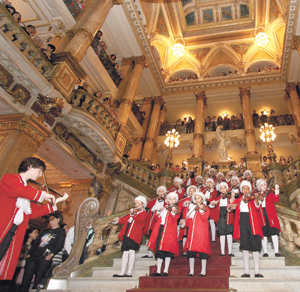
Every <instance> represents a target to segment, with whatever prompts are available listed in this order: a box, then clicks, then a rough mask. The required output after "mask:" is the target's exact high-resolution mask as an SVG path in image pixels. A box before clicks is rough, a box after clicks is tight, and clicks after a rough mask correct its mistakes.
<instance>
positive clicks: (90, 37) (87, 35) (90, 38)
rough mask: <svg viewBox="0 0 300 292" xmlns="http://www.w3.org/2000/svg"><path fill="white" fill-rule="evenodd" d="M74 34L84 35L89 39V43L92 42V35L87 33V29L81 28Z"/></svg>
mask: <svg viewBox="0 0 300 292" xmlns="http://www.w3.org/2000/svg"><path fill="white" fill-rule="evenodd" d="M76 34H82V35H84V36H85V37H87V38H89V41H90V42H92V41H93V39H94V37H93V34H92V33H91V32H89V31H88V30H87V29H85V28H82V27H81V28H79V29H78V30H77V31H76Z"/></svg>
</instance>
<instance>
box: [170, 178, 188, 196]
mask: <svg viewBox="0 0 300 292" xmlns="http://www.w3.org/2000/svg"><path fill="white" fill-rule="evenodd" d="M173 182H174V188H173V189H172V192H175V193H177V195H178V200H181V199H183V197H184V194H185V189H184V187H183V180H182V179H181V178H180V177H178V176H175V177H174V180H173Z"/></svg>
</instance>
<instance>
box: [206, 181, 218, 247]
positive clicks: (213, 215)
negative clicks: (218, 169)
mask: <svg viewBox="0 0 300 292" xmlns="http://www.w3.org/2000/svg"><path fill="white" fill-rule="evenodd" d="M217 194H218V193H217V190H216V189H215V188H214V180H213V179H212V178H208V179H207V180H206V191H205V200H206V201H207V202H211V201H213V200H216V199H217ZM217 218H218V210H217V209H216V208H212V209H210V218H209V225H210V231H211V241H212V242H215V241H216V223H215V222H216V220H217Z"/></svg>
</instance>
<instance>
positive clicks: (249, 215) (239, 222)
mask: <svg viewBox="0 0 300 292" xmlns="http://www.w3.org/2000/svg"><path fill="white" fill-rule="evenodd" d="M251 190H252V188H251V183H250V182H249V181H246V180H245V181H243V182H242V183H241V185H240V191H241V192H242V194H243V197H241V198H239V199H236V200H235V201H234V202H233V204H232V205H230V206H229V207H228V211H231V210H234V209H236V211H235V220H234V232H233V238H234V239H240V240H241V244H240V249H241V250H242V251H243V260H244V268H245V273H244V274H243V275H242V277H247V278H249V277H250V271H249V251H252V255H253V260H254V269H255V277H256V278H263V275H262V274H260V273H259V251H260V250H261V238H263V232H262V226H261V224H260V221H259V218H258V216H259V211H260V208H259V201H258V195H256V196H255V197H256V198H255V200H251V201H249V202H245V201H244V200H243V199H246V198H247V196H249V195H250V192H251Z"/></svg>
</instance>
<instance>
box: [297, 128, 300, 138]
mask: <svg viewBox="0 0 300 292" xmlns="http://www.w3.org/2000/svg"><path fill="white" fill-rule="evenodd" d="M297 137H298V138H300V127H298V129H297Z"/></svg>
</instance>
